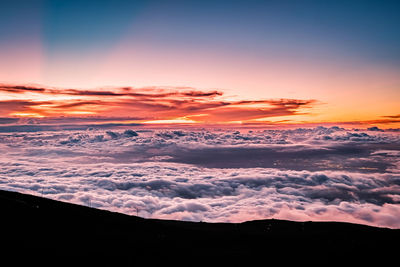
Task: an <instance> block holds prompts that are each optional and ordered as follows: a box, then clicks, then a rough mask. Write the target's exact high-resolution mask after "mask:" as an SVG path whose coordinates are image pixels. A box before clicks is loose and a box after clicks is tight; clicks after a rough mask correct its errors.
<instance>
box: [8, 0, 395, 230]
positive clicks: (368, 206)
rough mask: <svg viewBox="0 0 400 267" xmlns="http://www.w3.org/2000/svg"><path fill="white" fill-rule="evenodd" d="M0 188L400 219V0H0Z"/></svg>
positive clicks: (165, 215) (176, 205)
mask: <svg viewBox="0 0 400 267" xmlns="http://www.w3.org/2000/svg"><path fill="white" fill-rule="evenodd" d="M0 11H1V14H2V15H1V16H0V189H4V190H12V191H19V192H23V193H28V194H36V195H39V196H43V197H47V198H52V199H57V200H61V201H67V202H72V203H77V204H80V205H89V206H91V207H95V208H100V209H106V210H112V211H117V212H122V213H126V214H131V215H139V216H141V217H145V218H158V219H177V220H188V221H206V222H243V221H248V220H255V219H268V218H275V219H287V220H296V221H310V220H311V221H343V222H352V223H361V224H367V225H373V226H379V227H390V228H400V219H399V218H400V205H399V204H400V171H399V170H400V108H399V107H400V105H399V103H400V49H399V48H400V31H399V29H400V16H399V15H398V14H400V2H399V1H390V0H384V1H382V0H380V1H372V0H371V1H367V0H364V1H361V0H360V1H358V0H347V1H341V0H335V1H333V0H332V1H331V0H320V1H317V0H303V1H296V0H291V1H288V0H279V1H278V0H277V1H274V0H271V1H268V0H264V1H256V0H247V1H234V0H232V1H221V0H214V1H208V0H203V1H173V0H170V1H128V0H126V1H125V0H112V1H111V0H97V1H92V0H79V1H78V0H68V1H64V0H2V1H0Z"/></svg>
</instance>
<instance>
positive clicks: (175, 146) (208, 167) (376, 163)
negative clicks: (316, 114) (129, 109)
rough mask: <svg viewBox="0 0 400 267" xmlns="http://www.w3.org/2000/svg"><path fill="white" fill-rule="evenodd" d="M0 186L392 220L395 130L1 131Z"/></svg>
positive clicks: (187, 208)
mask: <svg viewBox="0 0 400 267" xmlns="http://www.w3.org/2000/svg"><path fill="white" fill-rule="evenodd" d="M0 149H1V151H3V152H4V153H3V154H2V156H1V157H0V188H2V189H7V190H17V191H23V192H28V193H34V194H39V195H43V196H46V197H49V198H54V199H59V200H63V201H68V202H73V203H79V204H83V205H90V206H93V207H97V208H102V209H108V210H114V211H119V212H124V213H128V214H136V213H138V214H139V215H140V216H143V217H152V218H170V219H182V220H194V221H212V222H217V221H218V222H220V221H230V222H238V221H245V220H251V219H264V218H272V217H273V218H282V219H291V220H335V221H349V222H357V223H364V224H370V225H376V226H385V227H394V228H400V220H399V218H400V168H399V167H400V164H399V159H400V136H399V134H398V133H396V132H381V131H378V130H377V129H370V130H368V131H356V130H352V131H350V130H345V129H342V128H338V127H332V128H324V127H319V128H314V129H295V130H266V131H245V132H238V131H218V130H215V131H204V130H196V131H194V130H191V131H188V130H173V131H167V130H152V131H149V130H140V128H138V129H128V130H117V129H109V130H101V129H99V130H97V129H90V130H87V131H65V130H63V131H53V132H37V133H3V134H1V135H0Z"/></svg>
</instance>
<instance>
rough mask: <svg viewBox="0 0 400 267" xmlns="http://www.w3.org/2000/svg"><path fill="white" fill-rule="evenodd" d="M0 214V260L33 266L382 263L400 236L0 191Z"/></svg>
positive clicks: (371, 229) (385, 231)
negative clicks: (134, 212)
mask: <svg viewBox="0 0 400 267" xmlns="http://www.w3.org/2000/svg"><path fill="white" fill-rule="evenodd" d="M0 212H1V214H2V216H1V222H0V227H1V228H0V229H1V231H2V235H1V244H2V247H3V248H2V250H1V251H3V253H4V255H6V254H10V255H11V254H13V255H14V254H20V255H33V258H32V259H36V260H39V261H40V260H43V259H48V258H49V257H56V258H58V259H60V258H63V259H64V260H67V259H69V260H71V259H75V258H76V259H78V258H79V259H81V260H82V259H86V260H90V261H95V262H103V261H107V262H115V261H118V262H124V263H125V262H128V263H129V262H130V263H135V262H136V263H137V262H138V261H139V260H141V261H143V260H144V261H148V262H151V261H158V260H161V259H162V260H163V261H165V262H171V261H175V260H177V259H180V260H182V259H191V260H195V261H196V262H197V261H207V260H208V259H209V260H211V259H214V260H220V261H222V262H227V261H229V262H235V261H236V260H241V261H243V260H245V261H247V260H255V259H257V260H263V261H264V260H267V259H269V258H276V257H278V255H290V257H288V258H286V260H288V259H292V260H294V259H295V257H297V259H300V258H301V259H303V260H306V259H307V261H308V260H312V259H315V258H316V257H317V256H318V257H329V258H331V259H337V258H338V257H343V258H344V257H345V256H346V257H348V256H352V257H354V258H355V257H365V256H371V255H374V256H383V257H385V259H388V258H390V257H392V256H393V257H394V256H395V255H396V254H395V251H396V250H397V249H396V248H397V246H396V245H397V244H396V243H397V242H398V241H399V240H400V230H394V229H386V228H376V227H370V226H365V225H357V224H349V223H338V222H291V221H283V220H261V221H250V222H245V223H240V224H230V223H201V222H200V223H194V222H181V221H168V220H154V219H143V218H139V217H135V216H128V215H124V214H119V213H114V212H109V211H104V210H98V209H93V208H89V207H85V206H80V205H74V204H69V203H64V202H59V201H54V200H50V199H45V198H40V197H36V196H31V195H26V194H21V193H16V192H8V191H0ZM38 255H41V256H40V257H39V258H38ZM306 255H308V256H307V257H306V258H303V257H305V256H306ZM292 257H293V258H292ZM308 257H309V258H308ZM14 259H17V260H20V259H21V260H25V259H24V258H23V257H22V258H18V257H17V258H14ZM282 260H285V258H282Z"/></svg>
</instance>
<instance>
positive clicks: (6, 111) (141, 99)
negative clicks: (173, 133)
mask: <svg viewBox="0 0 400 267" xmlns="http://www.w3.org/2000/svg"><path fill="white" fill-rule="evenodd" d="M0 92H3V93H6V94H8V95H10V94H12V95H16V96H17V97H18V99H13V100H4V101H0V106H1V108H2V113H1V115H2V116H7V115H8V116H21V117H56V116H71V117H73V116H78V115H80V116H85V115H86V116H88V115H98V116H110V117H115V116H126V114H128V116H129V114H134V117H142V118H146V120H173V119H177V118H181V119H182V118H183V119H186V120H187V121H191V122H211V123H221V122H232V121H247V120H253V119H260V118H266V117H277V116H291V115H297V114H302V113H304V112H305V109H306V108H310V107H312V106H314V105H315V104H316V103H317V101H316V100H299V99H260V100H228V99H227V98H226V97H224V95H223V93H222V92H221V91H217V90H211V91H201V90H196V89H194V88H190V87H176V88H174V87H142V88H132V87H122V88H112V89H101V90H100V89H98V90H78V89H57V88H45V87H30V86H20V85H17V86H12V85H0ZM35 95H37V96H36V98H35ZM54 96H57V97H66V98H65V99H59V98H54ZM52 97H53V98H52ZM71 97H72V98H71ZM42 99H46V101H43V100H42Z"/></svg>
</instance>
